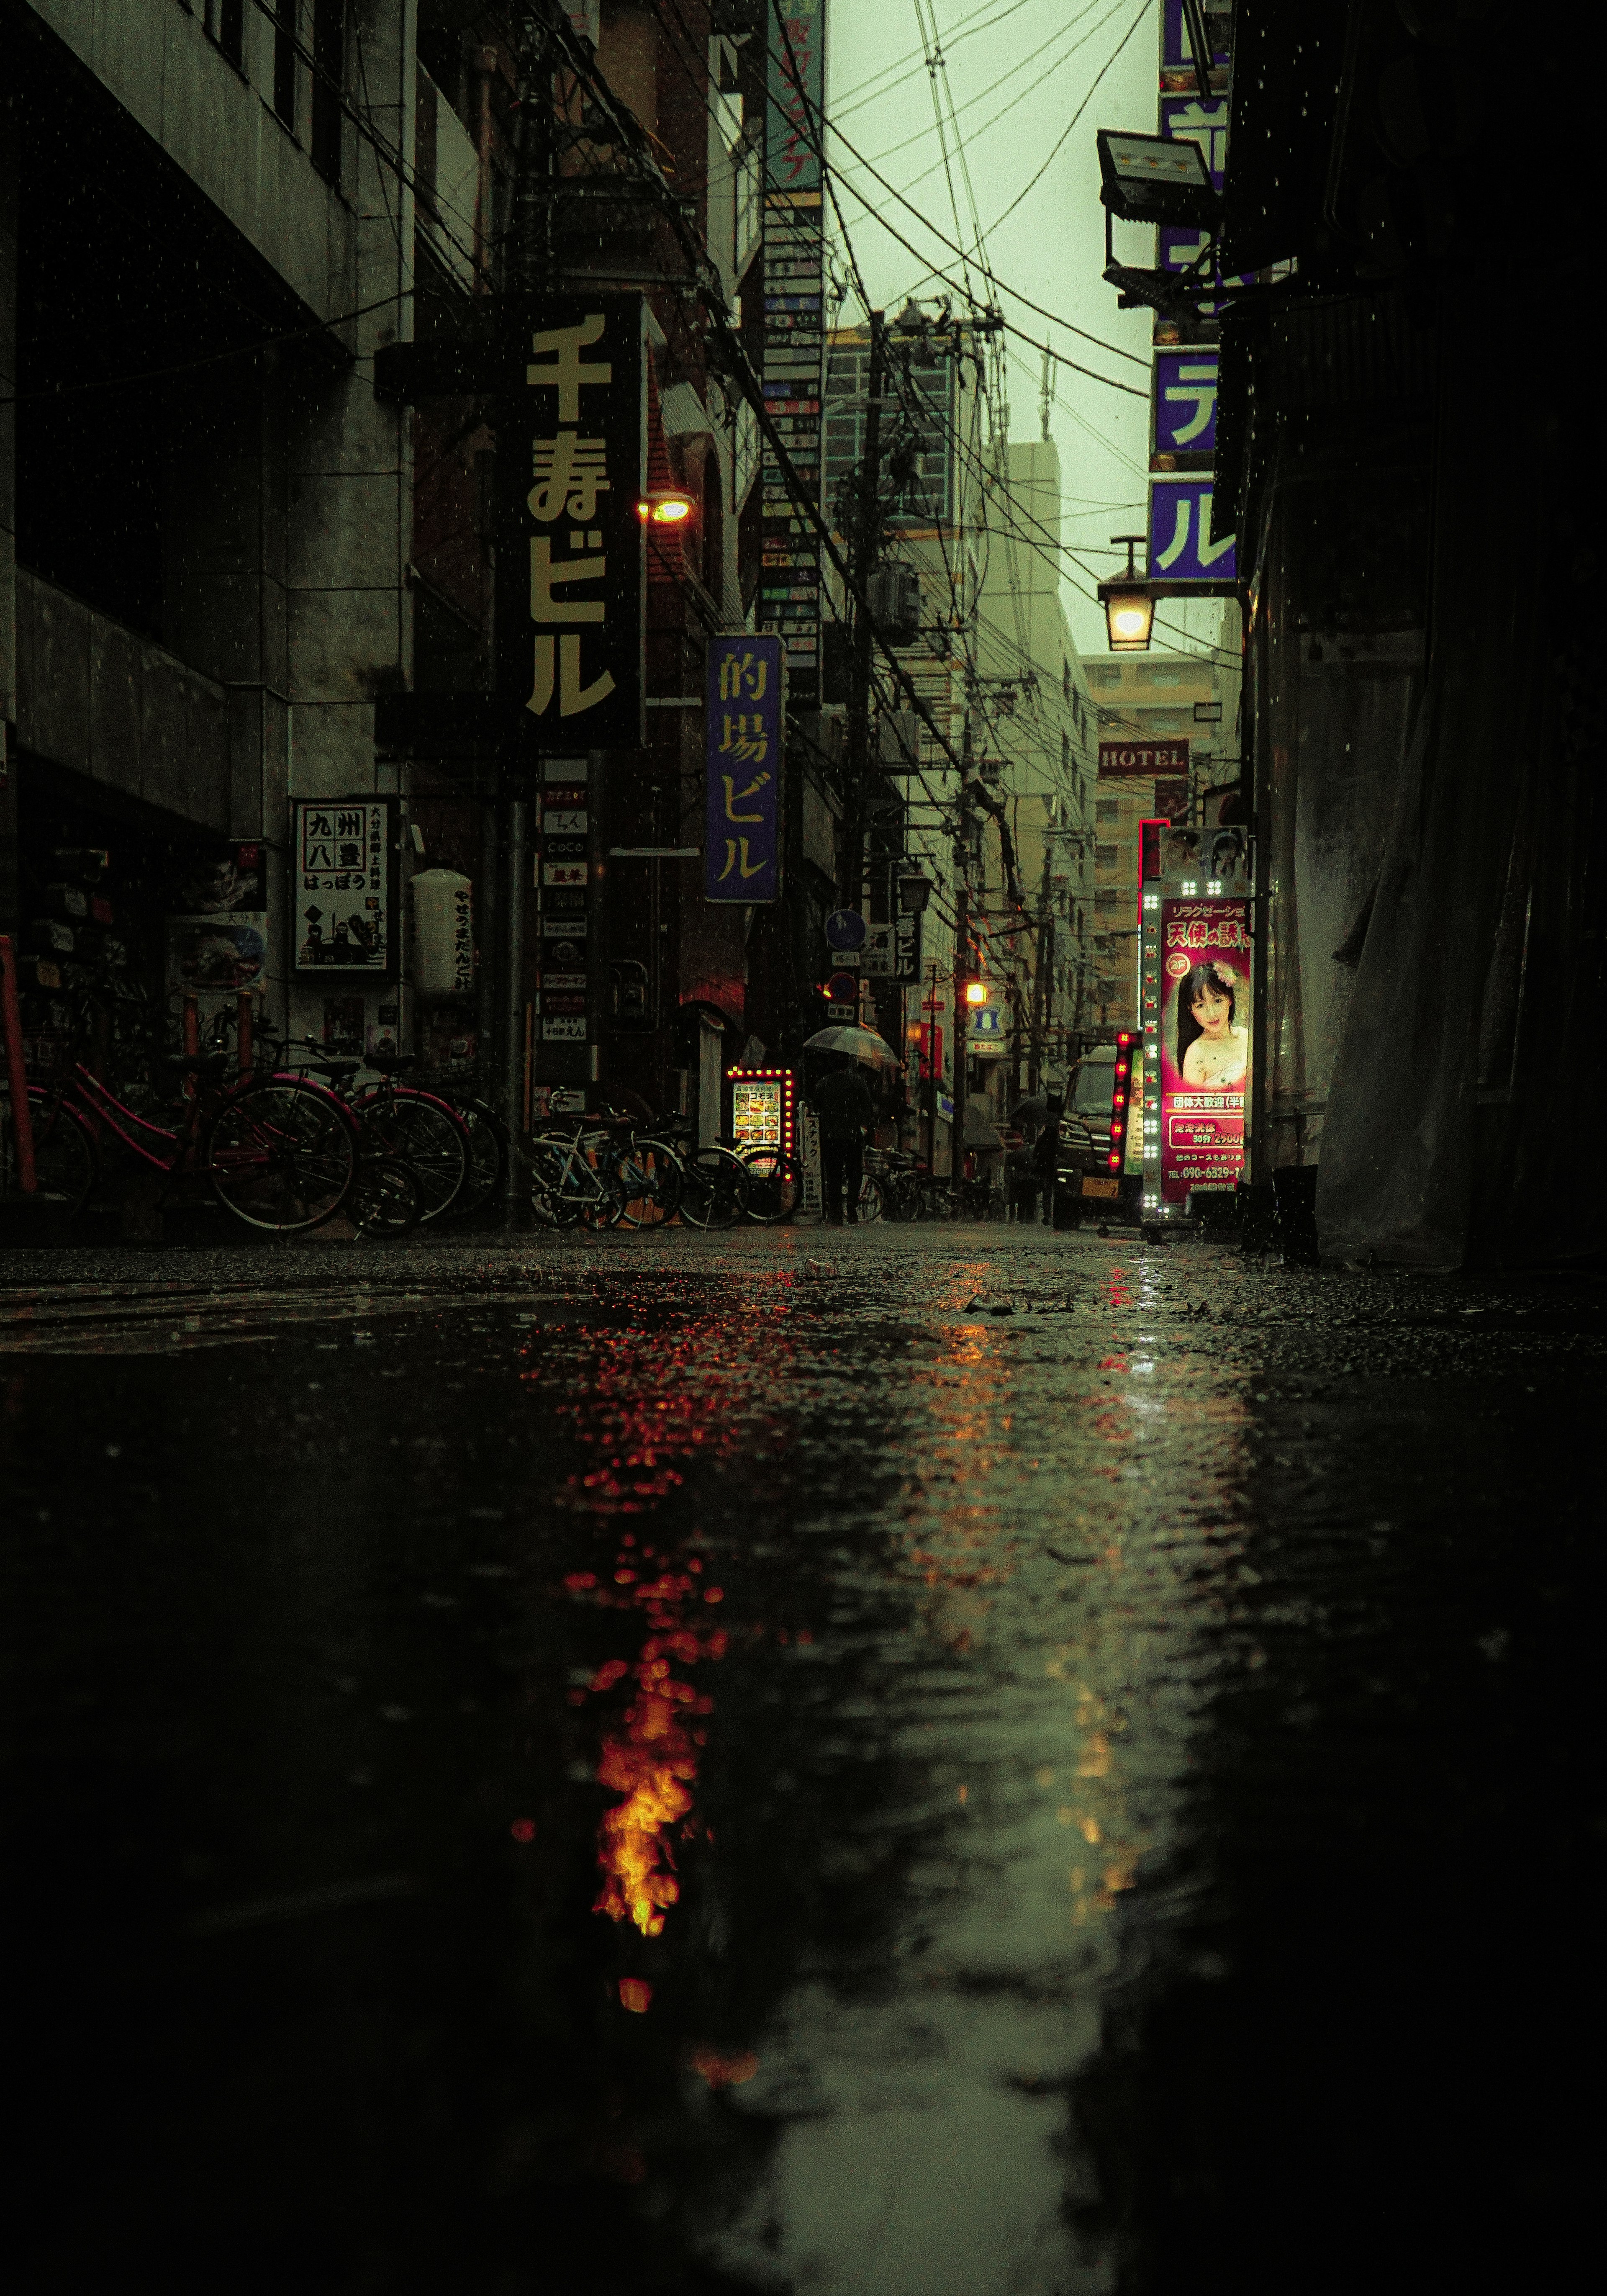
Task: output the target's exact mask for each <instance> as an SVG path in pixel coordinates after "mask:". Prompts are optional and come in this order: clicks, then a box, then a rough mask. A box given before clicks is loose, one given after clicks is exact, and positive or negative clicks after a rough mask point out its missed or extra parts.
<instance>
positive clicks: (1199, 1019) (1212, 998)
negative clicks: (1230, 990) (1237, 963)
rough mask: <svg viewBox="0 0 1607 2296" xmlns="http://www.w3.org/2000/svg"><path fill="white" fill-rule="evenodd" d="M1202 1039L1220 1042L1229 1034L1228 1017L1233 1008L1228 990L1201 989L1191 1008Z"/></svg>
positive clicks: (1208, 987) (1210, 987)
mask: <svg viewBox="0 0 1607 2296" xmlns="http://www.w3.org/2000/svg"><path fill="white" fill-rule="evenodd" d="M1189 1009H1190V1011H1191V1012H1192V1013H1193V1016H1194V1020H1195V1022H1196V1024H1197V1025H1198V1027H1199V1029H1200V1033H1201V1036H1202V1037H1217V1038H1218V1040H1220V1039H1221V1038H1222V1037H1226V1034H1227V1021H1228V1015H1229V1013H1231V1012H1232V1010H1233V1007H1232V1005H1231V1004H1230V1003H1229V1001H1228V997H1227V994H1226V990H1224V989H1221V988H1215V987H1213V986H1209V985H1208V986H1207V987H1205V988H1201V991H1200V994H1199V995H1198V996H1196V997H1195V999H1194V1001H1193V1005H1191V1006H1190V1008H1189Z"/></svg>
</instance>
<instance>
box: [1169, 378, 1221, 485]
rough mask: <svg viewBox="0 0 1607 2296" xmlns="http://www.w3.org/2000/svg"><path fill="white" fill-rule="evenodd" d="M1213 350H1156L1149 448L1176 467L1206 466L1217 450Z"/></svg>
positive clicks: (1178, 468) (1200, 467) (1211, 460)
mask: <svg viewBox="0 0 1607 2296" xmlns="http://www.w3.org/2000/svg"><path fill="white" fill-rule="evenodd" d="M1219 365H1220V355H1219V353H1218V351H1217V350H1216V349H1215V348H1201V349H1200V350H1197V351H1157V353H1156V354H1155V389H1154V431H1153V438H1152V445H1153V451H1154V452H1155V454H1156V455H1166V456H1168V458H1169V463H1170V467H1171V468H1173V469H1175V470H1183V471H1186V470H1191V469H1201V470H1209V468H1210V466H1211V463H1212V462H1213V460H1214V458H1215V456H1216V452H1217V388H1218V366H1219Z"/></svg>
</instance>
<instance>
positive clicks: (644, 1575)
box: [526, 1332, 750, 2078]
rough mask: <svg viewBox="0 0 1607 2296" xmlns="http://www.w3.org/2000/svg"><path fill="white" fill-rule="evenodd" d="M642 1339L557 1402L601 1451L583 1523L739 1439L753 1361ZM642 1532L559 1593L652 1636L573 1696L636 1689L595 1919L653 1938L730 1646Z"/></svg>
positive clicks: (679, 1566) (607, 1351)
mask: <svg viewBox="0 0 1607 2296" xmlns="http://www.w3.org/2000/svg"><path fill="white" fill-rule="evenodd" d="M645 1338H646V1335H645V1334H642V1333H622V1334H613V1335H610V1336H609V1337H608V1338H607V1339H605V1340H604V1341H603V1359H602V1361H601V1362H600V1363H599V1364H598V1365H596V1366H595V1369H594V1375H593V1379H592V1381H591V1382H588V1385H589V1392H586V1393H585V1399H584V1400H583V1401H578V1402H577V1401H576V1400H574V1399H573V1390H572V1388H571V1394H570V1398H568V1399H566V1400H565V1401H564V1402H563V1403H561V1404H560V1406H559V1408H561V1409H563V1410H566V1411H567V1412H568V1414H569V1415H570V1416H572V1417H573V1418H574V1420H575V1421H576V1423H577V1427H578V1432H579V1434H580V1437H581V1439H582V1441H583V1442H586V1443H588V1444H592V1445H594V1446H595V1447H597V1450H598V1452H599V1453H600V1455H601V1456H598V1457H597V1459H596V1464H594V1466H593V1467H592V1468H591V1470H590V1471H589V1472H585V1473H583V1474H579V1475H575V1476H571V1477H570V1480H569V1483H568V1488H567V1497H568V1503H569V1505H570V1506H571V1507H572V1508H574V1509H575V1510H576V1511H577V1512H578V1513H586V1514H589V1515H593V1516H605V1517H606V1516H609V1515H612V1516H615V1517H619V1516H621V1515H623V1516H631V1515H635V1516H640V1515H642V1514H644V1513H649V1512H651V1511H652V1509H653V1508H655V1507H656V1506H658V1505H660V1504H661V1503H662V1502H663V1501H664V1500H665V1499H666V1498H668V1497H669V1496H670V1494H671V1493H672V1492H674V1491H675V1490H676V1489H677V1488H679V1486H680V1484H681V1481H682V1473H681V1468H682V1467H683V1466H684V1465H685V1464H687V1463H689V1462H690V1461H692V1460H693V1459H694V1458H696V1457H698V1456H700V1455H702V1456H709V1455H710V1454H714V1455H718V1454H720V1453H722V1452H725V1451H726V1450H729V1449H730V1448H732V1447H734V1445H735V1443H736V1442H737V1441H738V1440H739V1439H742V1438H741V1436H740V1435H739V1425H740V1419H741V1413H740V1406H741V1405H742V1402H744V1401H745V1400H746V1399H747V1390H748V1388H749V1383H750V1382H749V1378H748V1365H747V1358H746V1357H745V1355H743V1356H738V1355H734V1354H732V1353H731V1352H730V1349H731V1340H730V1335H729V1334H728V1333H724V1332H721V1333H718V1334H716V1333H711V1332H698V1333H692V1332H688V1333H683V1334H682V1335H680V1338H679V1340H678V1342H677V1343H676V1345H674V1346H673V1347H671V1348H668V1349H666V1348H665V1347H664V1346H663V1344H662V1341H659V1342H658V1343H657V1344H656V1345H650V1346H649V1348H648V1349H646V1350H645V1351H644V1348H643V1344H642V1343H643V1341H644V1339H645ZM711 1342H712V1344H711ZM526 1376H527V1377H530V1376H533V1374H526ZM644 1529H645V1526H643V1527H642V1529H631V1530H622V1532H621V1536H620V1539H619V1547H618V1549H617V1551H616V1553H615V1555H614V1558H613V1562H612V1566H611V1568H610V1567H603V1566H601V1565H600V1566H599V1567H598V1568H597V1569H594V1570H576V1571H571V1572H570V1573H569V1575H568V1576H567V1577H566V1579H565V1580H564V1585H565V1587H567V1589H568V1590H569V1592H570V1595H571V1596H573V1597H576V1598H578V1599H580V1600H585V1601H586V1602H589V1603H594V1604H597V1605H599V1606H601V1607H604V1608H607V1609H610V1610H614V1611H622V1612H625V1611H629V1612H633V1613H635V1616H636V1617H637V1618H638V1619H640V1620H643V1622H644V1624H645V1626H646V1628H647V1629H648V1631H647V1635H646V1637H645V1639H644V1642H643V1644H642V1647H641V1651H640V1653H639V1655H638V1656H637V1658H636V1659H635V1661H634V1662H633V1661H628V1660H626V1659H622V1658H614V1659H610V1660H608V1661H606V1663H605V1664H603V1666H601V1667H599V1668H598V1669H597V1670H596V1672H595V1673H594V1675H593V1677H592V1678H591V1680H590V1681H589V1682H588V1683H587V1685H586V1688H585V1689H584V1690H574V1691H571V1692H570V1702H571V1703H572V1704H574V1705H577V1706H579V1705H584V1703H585V1702H586V1699H587V1697H588V1696H594V1697H606V1696H608V1695H609V1694H610V1693H611V1692H613V1691H614V1690H615V1689H616V1687H617V1686H618V1685H620V1684H622V1683H624V1682H625V1681H626V1680H627V1677H628V1678H629V1680H630V1683H631V1685H632V1688H631V1693H630V1698H629V1703H628V1704H627V1706H626V1708H625V1710H624V1711H623V1712H622V1713H619V1712H614V1713H611V1714H610V1716H609V1718H608V1719H607V1720H606V1722H605V1724H604V1726H603V1739H602V1745H601V1749H600V1752H599V1758H598V1763H597V1772H596V1775H597V1778H598V1781H599V1783H600V1784H603V1785H605V1786H608V1787H609V1788H611V1790H612V1791H613V1792H616V1793H618V1794H619V1796H620V1797H621V1799H620V1800H619V1801H617V1802H616V1803H615V1804H614V1806H613V1808H611V1809H610V1810H608V1811H607V1812H606V1813H605V1815H604V1816H603V1821H602V1823H601V1825H600V1826H599V1828H598V1834H597V1863H598V1865H599V1866H600V1868H601V1869H602V1874H603V1881H602V1886H601V1888H600V1890H599V1891H598V1894H597V1898H596V1900H595V1902H594V1907H593V1911H594V1912H595V1913H599V1914H605V1915H607V1916H608V1918H609V1919H610V1920H611V1921H614V1922H624V1921H629V1922H631V1923H634V1924H635V1927H636V1929H637V1930H639V1931H641V1933H642V1935H643V1936H644V1937H646V1938H656V1937H658V1936H660V1934H661V1933H662V1931H663V1928H664V1923H665V1916H666V1914H667V1912H668V1908H669V1907H672V1906H674V1905H676V1903H677V1902H678V1900H679V1898H680V1894H681V1884H680V1882H679V1879H678V1878H677V1875H676V1870H675V1869H676V1851H675V1844H676V1841H677V1840H680V1841H687V1840H691V1839H693V1837H695V1836H696V1835H697V1834H698V1833H700V1831H703V1830H704V1829H702V1828H701V1825H700V1822H699V1820H698V1817H697V1814H696V1810H695V1807H694V1801H693V1787H694V1786H695V1784H696V1781H697V1775H698V1762H699V1759H700V1754H701V1749H702V1746H703V1744H704V1743H705V1739H706V1735H707V1733H706V1732H705V1730H704V1729H703V1728H702V1727H701V1723H702V1721H703V1718H705V1717H706V1716H708V1715H709V1713H711V1712H712V1710H713V1707H714V1701H713V1699H712V1698H711V1697H710V1696H709V1694H708V1693H706V1692H699V1691H698V1690H697V1689H695V1688H694V1687H693V1684H692V1683H691V1682H689V1681H688V1680H686V1679H685V1674H686V1672H687V1671H688V1670H690V1669H692V1668H693V1667H694V1666H697V1665H699V1664H700V1663H701V1662H703V1661H711V1660H718V1659H721V1658H723V1657H724V1656H725V1653H726V1641H727V1637H726V1633H725V1631H724V1630H723V1629H721V1628H705V1627H702V1626H701V1625H700V1624H699V1623H697V1621H698V1614H699V1611H700V1609H701V1608H704V1607H709V1608H711V1607H713V1606H714V1605H716V1604H717V1603H720V1602H721V1601H723V1599H724V1590H723V1589H722V1588H720V1587H711V1586H706V1585H704V1584H703V1583H702V1579H701V1572H702V1569H703V1563H702V1560H701V1557H699V1556H696V1555H693V1556H690V1557H687V1558H686V1559H685V1562H681V1561H679V1560H678V1559H677V1560H676V1561H670V1560H668V1559H667V1558H666V1557H665V1556H664V1555H663V1554H661V1553H660V1554H657V1555H655V1552H654V1549H653V1548H652V1546H650V1545H648V1544H646V1543H645V1541H644V1538H643V1536H642V1531H643V1530H644ZM693 1538H694V1540H695V1538H696V1534H695V1532H694V1533H693ZM677 1668H678V1669H680V1671H678V1672H677V1670H676V1669H677ZM625 1982H626V1980H621V1989H620V2000H621V2004H622V2005H623V2006H625V2007H627V2008H632V2009H635V2010H636V2011H637V2012H638V2013H640V2012H642V2011H644V2010H645V2009H646V2007H647V2005H648V2001H649V1999H650V1998H651V1988H645V1987H644V1989H643V1991H642V1996H641V1997H640V1998H639V1999H638V1998H633V1999H630V2000H627V1999H626V1997H625V1990H624V1987H625ZM629 1982H631V1983H632V1984H633V1985H634V1984H635V1980H629ZM733 2078H735V2077H733Z"/></svg>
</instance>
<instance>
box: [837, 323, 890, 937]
mask: <svg viewBox="0 0 1607 2296" xmlns="http://www.w3.org/2000/svg"><path fill="white" fill-rule="evenodd" d="M886 365H887V328H886V325H885V324H884V322H883V319H882V315H881V312H880V311H873V312H872V313H871V373H870V384H869V389H868V391H867V393H866V404H865V455H864V457H863V459H862V461H861V463H860V465H859V502H858V505H857V508H858V515H857V518H856V519H855V521H854V537H853V546H852V549H851V552H850V553H849V572H850V574H851V575H852V577H853V583H854V594H855V595H857V596H859V597H863V596H865V594H867V592H868V590H869V588H870V579H871V570H872V568H873V566H874V564H875V562H876V558H877V554H878V553H879V551H880V549H881V394H882V389H883V387H884V377H885V370H886ZM874 643H875V641H874V635H873V631H872V628H871V619H870V616H869V615H868V614H866V613H865V612H863V611H858V610H856V612H855V616H854V652H853V656H852V661H851V666H850V680H851V682H850V685H849V726H848V733H849V754H848V791H847V798H848V802H847V805H846V808H845V809H844V813H843V821H842V876H841V881H840V885H839V887H838V898H839V903H840V906H841V907H843V908H845V909H857V908H858V906H859V904H860V901H861V899H862V898H863V895H864V887H865V781H866V778H867V775H868V774H869V771H870V758H871V660H872V654H873V648H874Z"/></svg>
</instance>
